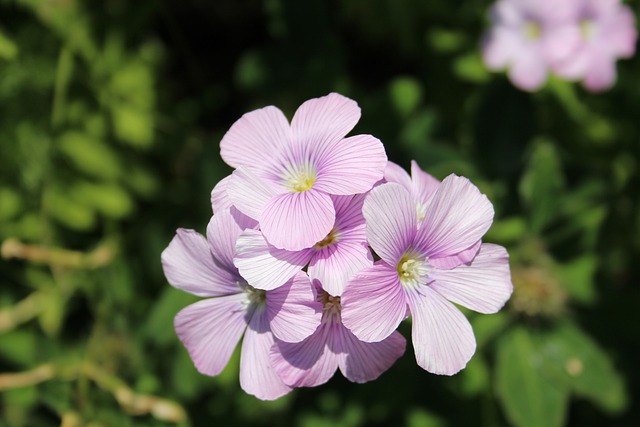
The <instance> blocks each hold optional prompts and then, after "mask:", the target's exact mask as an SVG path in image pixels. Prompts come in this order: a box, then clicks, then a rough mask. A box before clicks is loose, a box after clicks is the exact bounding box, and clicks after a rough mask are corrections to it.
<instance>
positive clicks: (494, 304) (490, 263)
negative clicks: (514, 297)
mask: <svg viewBox="0 0 640 427" xmlns="http://www.w3.org/2000/svg"><path fill="white" fill-rule="evenodd" d="M430 276H431V278H433V279H434V281H433V282H432V283H431V285H430V286H431V289H433V290H435V291H436V292H438V293H439V294H440V295H442V296H443V297H445V298H446V299H448V300H449V301H453V302H455V303H456V304H460V305H463V306H465V307H467V308H470V309H471V310H475V311H478V312H480V313H495V312H497V311H498V310H500V309H501V308H502V306H504V304H505V303H506V302H507V300H508V299H509V297H510V296H511V293H512V292H513V285H512V284H511V273H510V272H509V254H508V253H507V251H506V250H505V248H503V247H502V246H498V245H491V244H484V245H482V247H481V248H480V252H478V255H476V257H475V258H474V259H473V261H472V262H471V264H468V265H461V266H459V267H457V268H454V269H453V270H434V271H433V272H432V273H431V275H430Z"/></svg>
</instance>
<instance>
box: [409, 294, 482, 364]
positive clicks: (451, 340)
mask: <svg viewBox="0 0 640 427" xmlns="http://www.w3.org/2000/svg"><path fill="white" fill-rule="evenodd" d="M407 296H408V299H409V307H410V308H411V316H412V319H413V321H412V331H411V337H412V341H413V347H414V350H415V353H416V361H417V362H418V365H419V366H420V367H421V368H422V369H425V370H427V371H429V372H431V373H433V374H439V375H453V374H455V373H457V372H458V371H460V370H461V369H462V368H464V367H465V366H466V365H467V362H468V361H469V360H470V359H471V356H473V353H475V351H476V340H475V337H474V336H473V330H472V329H471V325H470V324H469V321H468V320H467V319H466V317H464V315H463V314H462V313H461V312H460V310H458V309H457V308H456V307H455V306H454V305H453V304H451V303H450V302H449V301H447V300H446V299H444V297H442V296H440V294H438V293H437V292H436V291H434V290H432V289H431V288H429V287H428V286H421V287H420V288H416V289H412V290H408V291H407Z"/></svg>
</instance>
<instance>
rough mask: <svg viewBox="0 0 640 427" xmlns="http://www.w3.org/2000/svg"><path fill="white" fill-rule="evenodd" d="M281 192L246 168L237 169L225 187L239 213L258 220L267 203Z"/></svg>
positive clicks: (275, 186)
mask: <svg viewBox="0 0 640 427" xmlns="http://www.w3.org/2000/svg"><path fill="white" fill-rule="evenodd" d="M281 193H282V190H281V189H280V188H279V187H278V186H277V185H275V184H274V183H272V182H271V181H268V180H266V179H263V178H261V177H259V176H258V175H256V174H255V173H254V172H252V171H250V170H249V169H247V168H244V167H239V168H238V169H236V170H235V171H234V172H233V174H232V175H231V179H230V180H229V184H228V185H227V196H229V199H230V200H231V202H232V203H233V205H234V206H235V207H237V208H238V210H239V211H240V212H242V213H243V214H245V215H247V216H249V217H250V218H253V219H255V220H258V219H259V218H260V214H261V213H262V211H263V210H264V209H265V207H266V206H267V205H268V204H269V201H270V200H272V199H273V198H274V197H276V196H277V195H278V194H281Z"/></svg>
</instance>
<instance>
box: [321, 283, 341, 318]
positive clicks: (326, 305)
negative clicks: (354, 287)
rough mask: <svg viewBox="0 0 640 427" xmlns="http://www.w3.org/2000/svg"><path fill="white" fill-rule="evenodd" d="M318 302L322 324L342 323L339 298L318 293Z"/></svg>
mask: <svg viewBox="0 0 640 427" xmlns="http://www.w3.org/2000/svg"><path fill="white" fill-rule="evenodd" d="M318 302H321V303H322V323H329V322H333V323H340V322H342V318H341V316H340V311H341V310H342V306H341V305H340V297H334V296H333V295H329V293H328V292H327V291H319V292H318Z"/></svg>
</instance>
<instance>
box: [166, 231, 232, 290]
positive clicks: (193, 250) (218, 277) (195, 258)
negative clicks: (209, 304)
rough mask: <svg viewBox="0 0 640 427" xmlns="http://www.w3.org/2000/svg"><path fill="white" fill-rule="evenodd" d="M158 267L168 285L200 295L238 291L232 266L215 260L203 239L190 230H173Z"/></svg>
mask: <svg viewBox="0 0 640 427" xmlns="http://www.w3.org/2000/svg"><path fill="white" fill-rule="evenodd" d="M162 268H163V270H164V275H165V276H166V277H167V280H168V281H169V283H170V284H171V286H173V287H176V288H178V289H181V290H183V291H185V292H189V293H191V294H194V295H197V296H200V297H210V296H220V295H229V294H234V293H237V292H239V288H238V285H237V284H236V282H237V280H238V275H237V274H236V273H235V268H234V269H233V270H229V269H226V268H224V267H222V264H220V263H218V262H216V261H215V259H214V258H213V255H212V254H211V247H210V245H209V243H208V242H207V240H206V239H205V238H204V237H202V235H201V234H200V233H198V232H196V231H193V230H185V229H182V228H180V229H178V230H177V232H176V235H175V237H174V238H173V240H171V243H169V246H167V248H166V249H165V250H164V251H163V252H162Z"/></svg>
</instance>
